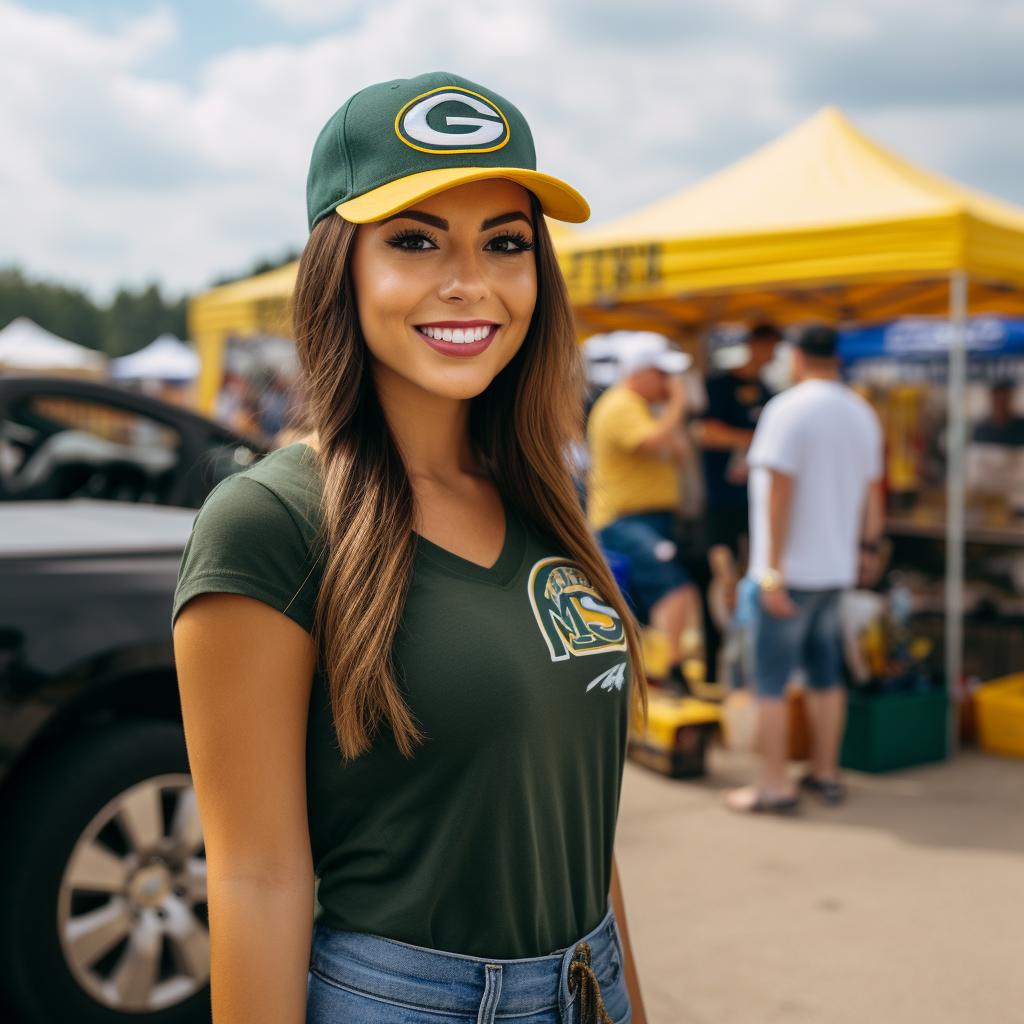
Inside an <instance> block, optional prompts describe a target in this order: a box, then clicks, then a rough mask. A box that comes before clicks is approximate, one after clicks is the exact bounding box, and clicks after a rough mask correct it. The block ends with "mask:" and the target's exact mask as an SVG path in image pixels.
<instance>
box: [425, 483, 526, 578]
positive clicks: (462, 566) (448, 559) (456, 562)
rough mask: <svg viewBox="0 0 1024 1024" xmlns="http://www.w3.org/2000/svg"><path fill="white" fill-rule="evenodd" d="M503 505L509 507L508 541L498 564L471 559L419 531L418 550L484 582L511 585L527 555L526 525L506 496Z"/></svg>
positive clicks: (507, 515) (507, 509) (430, 558)
mask: <svg viewBox="0 0 1024 1024" xmlns="http://www.w3.org/2000/svg"><path fill="white" fill-rule="evenodd" d="M502 506H503V507H504V509H505V542H504V543H503V544H502V546H501V554H500V555H498V560H497V561H496V562H495V563H494V565H492V566H489V567H488V566H486V565H479V564H478V563H477V562H471V561H470V560H469V559H468V558H463V557H462V556H461V555H456V554H455V553H454V552H452V551H449V550H448V549H447V548H443V547H441V546H440V545H438V544H435V543H434V542H433V541H431V540H427V538H426V537H421V536H420V535H419V534H416V553H417V554H418V555H422V556H423V557H424V558H428V559H429V560H430V561H431V562H434V563H435V564H437V565H439V566H441V567H442V568H444V569H447V570H448V571H449V572H454V573H458V574H459V575H460V576H467V577H469V578H470V579H474V580H479V581H480V582H481V583H491V584H493V585H495V586H499V587H507V586H508V585H509V584H510V583H511V582H512V581H513V580H514V579H515V578H516V574H517V573H518V572H519V567H520V566H521V565H522V563H523V556H524V555H525V554H526V528H525V527H524V526H523V522H522V520H521V519H520V518H519V515H518V513H517V512H516V511H515V509H514V508H512V506H511V505H509V504H508V502H506V501H505V500H504V499H503V500H502Z"/></svg>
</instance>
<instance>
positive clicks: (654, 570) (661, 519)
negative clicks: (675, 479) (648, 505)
mask: <svg viewBox="0 0 1024 1024" xmlns="http://www.w3.org/2000/svg"><path fill="white" fill-rule="evenodd" d="M599 537H600V540H601V547H603V548H605V549H607V550H608V551H614V552H617V553H618V554H621V555H626V556H627V557H628V558H629V589H630V592H631V594H632V596H633V598H634V601H635V603H636V605H637V614H638V615H639V617H640V618H641V619H643V620H646V618H647V616H648V615H649V614H650V611H651V609H652V608H653V607H654V606H655V605H656V604H657V603H658V602H659V601H660V600H661V599H662V598H663V597H664V596H665V595H666V594H668V593H669V592H670V591H673V590H676V589H677V588H679V587H682V586H685V585H686V584H687V583H689V582H690V575H689V573H688V572H687V571H686V570H685V569H684V568H683V567H682V566H681V565H680V564H679V562H678V561H677V560H676V559H675V558H674V557H673V558H670V559H667V560H662V559H660V558H658V556H657V555H656V554H655V547H656V546H657V545H658V544H664V542H665V541H671V540H672V513H671V512H643V513H641V514H640V515H635V516H623V517H622V518H621V519H616V520H615V522H613V523H609V524H608V525H607V526H606V527H605V528H604V529H603V530H601V531H600V533H599Z"/></svg>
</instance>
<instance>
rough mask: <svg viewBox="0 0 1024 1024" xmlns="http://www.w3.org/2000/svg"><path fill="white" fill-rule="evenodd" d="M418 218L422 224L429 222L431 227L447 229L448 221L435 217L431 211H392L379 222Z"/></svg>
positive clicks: (385, 222)
mask: <svg viewBox="0 0 1024 1024" xmlns="http://www.w3.org/2000/svg"><path fill="white" fill-rule="evenodd" d="M399 219H405V220H418V221H420V222H421V223H423V224H429V225H430V226H431V227H433V228H439V229H440V230H441V231H447V230H448V221H446V220H445V219H444V217H435V216H434V215H433V214H432V213H420V212H419V211H418V210H403V211H402V212H401V213H393V214H392V215H391V216H390V217H385V218H384V219H383V220H382V221H381V222H380V223H381V224H387V222H388V221H389V220H399Z"/></svg>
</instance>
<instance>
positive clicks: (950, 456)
mask: <svg viewBox="0 0 1024 1024" xmlns="http://www.w3.org/2000/svg"><path fill="white" fill-rule="evenodd" d="M949 322H950V328H951V330H950V335H951V337H950V344H949V385H948V403H949V404H948V421H947V431H946V460H947V461H946V473H947V477H946V629H945V633H946V652H945V653H946V692H947V694H948V696H949V730H948V740H947V748H948V754H949V755H950V756H952V755H953V753H954V751H955V750H956V746H957V739H958V736H957V732H958V730H957V699H958V697H959V692H960V675H961V673H962V671H963V631H964V620H963V614H964V449H965V447H966V441H967V431H966V422H965V417H964V412H965V410H964V404H965V390H966V381H967V273H966V271H963V270H954V271H952V272H951V273H950V275H949Z"/></svg>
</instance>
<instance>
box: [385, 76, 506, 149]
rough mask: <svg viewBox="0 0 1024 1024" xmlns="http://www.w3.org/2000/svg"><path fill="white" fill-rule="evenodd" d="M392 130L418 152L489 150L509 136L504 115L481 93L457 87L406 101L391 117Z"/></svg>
mask: <svg viewBox="0 0 1024 1024" xmlns="http://www.w3.org/2000/svg"><path fill="white" fill-rule="evenodd" d="M467 114H471V115H475V116H471V117H467V116H466V115H467ZM481 115H483V116H481ZM453 129H454V130H453ZM395 132H396V133H397V135H398V137H399V138H400V139H401V140H402V141H403V142H404V143H405V144H406V145H407V146H412V148H413V149H418V150H419V151H420V152H421V153H491V152H493V151H494V150H496V149H501V147H502V146H504V145H505V143H506V142H508V139H509V126H508V121H506V120H505V115H504V114H503V113H502V112H501V111H500V110H499V109H498V108H497V107H496V106H494V104H493V103H491V102H490V101H489V100H485V99H484V98H483V96H480V95H478V94H477V93H475V92H470V91H469V90H468V89H461V88H459V87H454V88H443V89H434V90H433V91H432V92H428V93H424V94H423V95H422V96H417V97H416V99H414V100H410V101H409V102H408V103H407V104H406V105H405V106H404V107H402V109H401V110H400V111H399V112H398V116H397V117H396V118H395Z"/></svg>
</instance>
